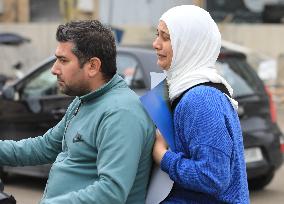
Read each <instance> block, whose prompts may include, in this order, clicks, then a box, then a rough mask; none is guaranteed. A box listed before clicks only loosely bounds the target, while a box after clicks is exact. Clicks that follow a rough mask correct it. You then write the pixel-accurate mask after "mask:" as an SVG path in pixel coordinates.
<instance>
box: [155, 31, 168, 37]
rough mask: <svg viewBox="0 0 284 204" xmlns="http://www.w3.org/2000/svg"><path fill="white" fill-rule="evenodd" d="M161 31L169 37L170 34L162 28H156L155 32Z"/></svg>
mask: <svg viewBox="0 0 284 204" xmlns="http://www.w3.org/2000/svg"><path fill="white" fill-rule="evenodd" d="M159 31H160V32H161V33H162V34H163V35H164V34H165V35H167V36H168V37H170V34H169V33H167V32H166V31H164V30H162V29H157V32H159Z"/></svg>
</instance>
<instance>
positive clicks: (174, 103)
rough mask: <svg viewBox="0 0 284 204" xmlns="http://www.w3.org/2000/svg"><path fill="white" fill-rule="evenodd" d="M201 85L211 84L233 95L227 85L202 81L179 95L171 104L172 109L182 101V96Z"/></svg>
mask: <svg viewBox="0 0 284 204" xmlns="http://www.w3.org/2000/svg"><path fill="white" fill-rule="evenodd" d="M200 85H204V86H211V87H213V88H216V89H218V90H219V91H221V92H223V93H225V94H227V95H228V96H230V97H231V94H230V93H229V91H228V89H227V88H226V86H225V85H224V84H222V83H213V82H205V83H201V84H197V85H195V86H192V87H190V88H189V89H187V90H185V91H184V92H183V93H182V94H181V95H180V96H179V97H177V98H176V99H175V100H174V101H173V102H172V104H171V109H172V111H174V110H175V108H176V106H177V104H178V103H179V102H180V100H181V99H182V97H183V96H184V94H185V93H186V92H187V91H189V90H190V89H192V88H194V87H196V86H200Z"/></svg>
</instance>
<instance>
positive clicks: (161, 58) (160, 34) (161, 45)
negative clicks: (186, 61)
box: [153, 21, 173, 70]
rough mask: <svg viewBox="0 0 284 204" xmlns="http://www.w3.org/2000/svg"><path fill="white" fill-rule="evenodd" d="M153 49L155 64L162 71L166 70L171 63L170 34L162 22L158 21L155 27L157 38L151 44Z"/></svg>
mask: <svg viewBox="0 0 284 204" xmlns="http://www.w3.org/2000/svg"><path fill="white" fill-rule="evenodd" d="M153 48H154V49H155V50H156V53H157V57H158V61H157V64H158V65H159V66H160V67H162V69H164V70H168V69H169V68H170V66H171V63H172V58H173V49H172V44H171V38H170V33H169V30H168V28H167V25H166V23H165V22H164V21H160V22H159V25H158V27H157V38H156V39H155V40H154V42H153Z"/></svg>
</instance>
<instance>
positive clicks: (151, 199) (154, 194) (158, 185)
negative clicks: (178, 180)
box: [145, 165, 174, 204]
mask: <svg viewBox="0 0 284 204" xmlns="http://www.w3.org/2000/svg"><path fill="white" fill-rule="evenodd" d="M173 183H174V182H173V181H172V180H171V179H170V177H169V176H168V174H166V173H165V172H163V171H162V170H161V169H160V167H159V166H157V165H155V166H154V168H153V170H152V175H151V179H150V183H149V187H148V192H147V197H146V202H145V204H158V203H160V202H161V201H163V200H164V199H165V198H166V197H167V195H169V193H170V191H171V189H172V186H173Z"/></svg>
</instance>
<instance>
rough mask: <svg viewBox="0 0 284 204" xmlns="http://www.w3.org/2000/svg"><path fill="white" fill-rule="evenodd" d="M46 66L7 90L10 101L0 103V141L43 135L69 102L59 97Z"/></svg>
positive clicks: (46, 64) (53, 77) (2, 100)
mask: <svg viewBox="0 0 284 204" xmlns="http://www.w3.org/2000/svg"><path fill="white" fill-rule="evenodd" d="M53 62H54V59H50V61H48V62H46V63H45V64H44V65H42V66H40V67H39V68H37V69H36V70H35V71H34V72H32V73H31V74H29V75H27V76H26V77H24V78H23V79H22V80H20V81H19V82H17V83H16V84H14V85H13V86H11V87H8V89H10V90H13V91H12V92H13V97H10V98H6V99H5V97H3V98H2V99H0V139H12V140H20V139H24V138H28V137H36V136H39V135H42V134H44V133H45V132H46V131H47V130H48V129H49V128H50V127H52V126H54V125H55V124H56V123H57V122H58V121H59V120H60V119H61V118H62V116H63V115H64V113H65V111H66V108H67V106H68V104H69V103H70V102H71V100H72V98H71V97H68V96H66V95H63V94H60V93H59V91H58V88H57V79H56V77H55V76H53V75H52V74H51V72H50V69H51V67H52V65H53Z"/></svg>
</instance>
